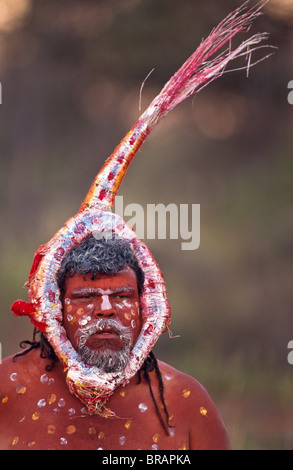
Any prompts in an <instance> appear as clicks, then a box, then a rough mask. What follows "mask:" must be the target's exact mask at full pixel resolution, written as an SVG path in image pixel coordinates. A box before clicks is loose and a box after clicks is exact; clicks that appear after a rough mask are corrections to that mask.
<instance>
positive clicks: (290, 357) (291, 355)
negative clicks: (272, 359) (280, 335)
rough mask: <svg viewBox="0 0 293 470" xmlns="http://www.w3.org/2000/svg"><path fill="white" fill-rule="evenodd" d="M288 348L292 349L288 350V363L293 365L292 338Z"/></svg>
mask: <svg viewBox="0 0 293 470" xmlns="http://www.w3.org/2000/svg"><path fill="white" fill-rule="evenodd" d="M288 349H292V351H290V352H289V354H288V358H287V359H288V362H289V364H291V365H293V340H292V341H289V343H288Z"/></svg>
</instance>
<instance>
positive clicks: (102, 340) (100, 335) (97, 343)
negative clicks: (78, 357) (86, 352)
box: [86, 327, 123, 349]
mask: <svg viewBox="0 0 293 470" xmlns="http://www.w3.org/2000/svg"><path fill="white" fill-rule="evenodd" d="M113 343H114V344H115V343H116V344H117V345H120V346H121V344H122V343H123V336H122V335H121V334H119V332H117V331H116V330H114V329H112V328H110V327H105V328H102V329H99V330H98V331H96V332H95V333H94V334H92V335H91V336H90V337H89V338H88V339H87V341H86V345H87V346H88V347H90V348H92V349H96V348H101V347H102V346H106V345H109V344H113Z"/></svg>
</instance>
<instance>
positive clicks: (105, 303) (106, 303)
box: [101, 294, 112, 310]
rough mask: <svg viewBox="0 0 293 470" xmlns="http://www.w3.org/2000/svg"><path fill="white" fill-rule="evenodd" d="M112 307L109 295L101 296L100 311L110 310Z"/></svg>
mask: <svg viewBox="0 0 293 470" xmlns="http://www.w3.org/2000/svg"><path fill="white" fill-rule="evenodd" d="M111 308H112V305H111V302H110V299H109V295H108V294H107V295H105V294H104V295H102V303H101V309H102V310H111Z"/></svg>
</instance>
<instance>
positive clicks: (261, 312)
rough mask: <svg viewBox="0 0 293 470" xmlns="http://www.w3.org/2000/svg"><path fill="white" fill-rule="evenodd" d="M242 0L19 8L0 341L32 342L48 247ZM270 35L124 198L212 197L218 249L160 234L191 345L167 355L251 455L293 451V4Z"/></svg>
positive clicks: (156, 153) (32, 3)
mask: <svg viewBox="0 0 293 470" xmlns="http://www.w3.org/2000/svg"><path fill="white" fill-rule="evenodd" d="M238 5H239V2H236V1H235V0H222V1H220V2H219V1H216V0H204V1H203V0H200V1H194V0H181V1H180V2H178V1H174V0H107V2H105V1H101V0H62V2H60V1H57V0H42V1H40V0H1V5H0V82H1V84H2V104H1V105H0V123H1V131H0V199H1V207H0V213H1V233H0V241H1V258H0V276H1V283H0V286H1V287H0V289H1V292H0V296H1V316H0V341H1V344H2V354H3V356H7V355H9V354H13V353H14V352H15V351H16V350H17V349H18V343H19V341H21V340H22V339H28V338H30V337H31V330H32V328H31V326H30V325H29V323H28V320H26V319H15V318H13V317H12V314H11V313H10V305H11V303H12V302H13V301H14V300H15V299H16V298H19V297H20V298H26V295H27V294H26V291H25V290H24V289H23V288H22V286H23V284H24V283H25V281H26V279H27V275H28V272H29V269H30V265H31V262H32V257H33V253H34V251H35V250H36V249H37V248H38V246H39V245H40V244H42V243H45V242H47V241H48V240H49V239H50V237H51V236H52V235H53V234H54V233H55V232H56V231H57V230H58V229H59V228H60V227H61V226H62V225H63V224H64V221H65V220H67V219H68V218H69V217H70V216H72V215H74V214H75V213H76V212H77V211H78V208H79V205H80V203H81V202H82V200H83V198H84V196H85V195H86V193H87V190H88V188H89V185H90V183H91V181H92V179H93V178H94V176H95V174H96V173H97V171H98V170H99V169H100V167H101V165H102V163H103V162H104V160H105V159H106V158H107V157H108V155H110V153H111V152H112V151H113V149H114V147H115V146H116V145H117V144H118V143H119V141H120V139H121V138H122V137H123V136H124V135H125V134H126V132H127V131H128V130H129V128H130V127H131V125H132V124H133V123H134V122H135V121H136V119H137V118H138V116H139V90H140V86H141V83H142V82H143V80H144V78H145V77H146V76H147V74H148V73H149V72H150V70H151V69H152V68H155V70H154V72H153V73H152V75H151V76H150V77H149V78H148V80H147V82H146V83H145V86H144V89H143V93H142V106H143V108H145V107H146V106H147V104H148V103H149V102H150V100H151V99H152V98H153V97H154V96H155V95H156V93H157V92H158V91H159V90H160V88H161V87H162V85H163V84H164V83H165V81H167V79H168V78H169V77H170V75H171V74H172V73H173V72H174V71H176V69H177V68H178V66H180V65H181V63H182V62H183V61H184V60H185V59H186V58H187V57H188V56H189V55H190V54H191V53H192V52H193V50H194V49H195V48H196V47H197V45H198V44H199V43H200V41H201V39H202V37H205V36H207V34H208V33H209V31H210V30H211V28H212V27H214V26H215V25H216V24H217V23H218V22H219V21H220V20H221V19H222V18H223V17H224V16H225V15H226V14H227V13H228V12H230V11H231V10H233V9H234V8H235V7H236V6H238ZM264 12H265V15H264V16H262V17H260V18H259V19H258V20H257V21H256V23H255V25H254V26H253V28H252V32H257V31H268V32H270V33H271V38H270V43H271V44H273V45H275V46H277V47H278V51H277V52H276V53H275V54H274V56H273V57H271V58H270V59H269V60H267V61H265V62H263V63H261V64H259V65H258V66H256V67H255V68H253V69H251V70H250V74H249V77H248V78H247V77H246V72H245V71H242V72H235V73H232V74H227V75H224V76H223V77H222V78H221V79H220V80H218V81H217V82H215V83H213V84H212V85H210V86H209V87H208V88H207V89H205V90H204V91H203V92H202V93H201V94H200V95H199V96H197V97H196V98H195V99H194V100H192V99H190V100H188V101H187V102H185V103H183V104H181V105H180V106H179V107H178V108H177V109H176V110H174V111H173V112H172V113H171V114H170V116H168V117H167V118H166V119H165V121H164V122H162V123H161V124H160V126H159V127H158V128H157V129H156V130H155V131H154V132H153V133H152V135H151V136H150V137H149V138H148V140H147V142H146V143H145V144H144V146H143V148H142V150H141V151H140V152H139V154H138V155H137V157H136V159H135V161H134V163H133V164H132V166H131V168H130V170H129V173H128V174H127V176H126V179H125V181H124V183H123V185H122V187H121V191H120V194H121V195H123V196H124V204H125V205H126V204H128V203H130V202H136V203H138V204H141V205H142V206H144V207H145V206H146V204H149V203H159V202H161V203H164V204H165V205H167V204H169V203H176V204H184V203H188V204H200V205H201V244H200V247H199V249H198V250H196V251H182V250H181V246H180V240H149V241H148V240H146V242H147V243H148V245H149V246H150V248H151V250H152V252H153V254H154V256H155V258H156V259H157V260H158V262H159V264H160V266H161V269H162V271H163V272H164V275H165V278H166V281H167V286H168V291H169V297H170V301H171V305H172V309H173V321H172V325H171V329H172V332H173V333H174V335H177V334H178V335H180V338H176V339H169V338H168V337H167V336H166V337H164V338H162V340H161V341H160V342H159V344H158V346H157V348H156V349H157V354H158V356H160V357H161V358H163V359H164V360H166V361H167V362H170V363H172V364H173V365H175V366H176V367H178V368H180V369H181V370H184V371H186V372H187V373H189V374H191V375H193V376H194V377H196V378H197V379H198V380H199V381H201V382H202V383H203V385H205V386H206V387H207V389H208V390H209V392H210V393H211V395H212V398H213V399H214V401H215V402H216V404H217V406H218V407H219V409H220V411H221V412H222V414H223V417H224V420H225V422H226V425H227V428H228V432H229V435H230V437H231V441H232V445H233V447H234V448H247V449H272V448H280V449H286V448H287V449H289V448H293V425H292V422H293V415H292V398H293V366H290V365H289V364H288V362H287V355H288V352H289V351H288V349H287V345H288V342H289V341H290V340H292V339H293V325H292V274H293V266H292V264H293V250H292V232H293V218H292V210H293V196H292V187H293V159H292V140H293V138H292V124H293V107H292V106H290V105H289V103H288V101H287V96H288V92H289V90H288V88H287V87H288V82H289V81H290V80H293V63H292V52H293V30H292V24H293V1H292V0H271V1H270V3H269V4H267V5H266V6H265V8H264Z"/></svg>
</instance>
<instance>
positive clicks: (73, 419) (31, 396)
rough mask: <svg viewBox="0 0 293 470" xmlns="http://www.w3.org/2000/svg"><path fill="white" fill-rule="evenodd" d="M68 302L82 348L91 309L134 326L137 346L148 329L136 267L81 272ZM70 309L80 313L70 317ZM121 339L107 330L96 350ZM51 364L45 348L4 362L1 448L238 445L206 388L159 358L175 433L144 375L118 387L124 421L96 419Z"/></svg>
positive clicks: (95, 341) (114, 400)
mask: <svg viewBox="0 0 293 470" xmlns="http://www.w3.org/2000/svg"><path fill="white" fill-rule="evenodd" d="M122 287H123V292H122V291H121V288H122ZM119 289H120V291H119ZM118 291H119V292H118ZM64 299H69V300H70V302H69V300H67V301H66V302H65V301H64V310H65V312H64V327H65V329H66V332H67V335H68V338H69V339H70V340H71V341H72V344H73V346H74V347H75V346H76V339H75V331H76V329H77V325H78V318H81V317H82V315H83V313H82V312H81V311H80V310H79V309H83V310H85V309H86V311H87V313H88V312H91V313H89V314H88V315H87V317H89V316H91V318H92V320H93V321H94V319H95V318H98V317H99V316H100V317H101V316H102V315H104V316H106V315H108V316H111V317H112V318H115V319H117V320H119V321H120V322H121V323H122V324H124V325H127V324H130V325H132V326H131V329H132V342H133V344H134V342H135V341H136V339H137V337H138V335H139V331H140V328H141V321H140V314H139V308H138V307H137V302H138V301H139V296H138V292H137V286H136V276H135V273H134V271H132V270H131V269H130V268H126V270H123V271H122V272H121V273H119V274H118V275H114V276H102V277H101V278H100V279H96V280H95V281H91V280H90V279H89V277H85V278H83V277H82V276H79V275H76V276H74V277H73V278H70V279H68V281H67V284H66V293H65V297H64ZM69 305H71V306H72V308H71V309H69V310H70V312H66V307H68V306H69ZM118 305H119V306H118ZM68 315H70V316H69V317H68V318H69V320H68V318H67V316H68ZM71 317H73V318H75V317H76V318H77V320H76V321H73V320H72V319H71ZM132 320H134V321H132ZM131 321H132V324H131ZM119 341H120V339H119V337H115V334H114V333H113V332H111V331H102V332H101V336H100V337H99V336H98V335H96V337H95V338H92V340H91V341H89V345H90V346H91V347H93V348H95V349H96V350H99V348H105V347H112V348H116V349H119ZM47 364H49V361H48V360H47V359H41V358H40V351H39V350H34V351H31V352H30V353H28V354H27V355H25V356H22V357H19V358H18V359H17V360H16V361H15V362H14V361H13V360H12V357H8V358H6V359H4V360H3V362H2V364H1V365H0V377H1V382H0V449H1V450H6V449H8V450H19V449H40V450H46V449H63V450H65V449H67V450H83V449H88V450H91V449H92V450H95V449H105V450H119V449H121V450H135V449H141V450H151V449H159V450H180V449H181V450H183V449H205V450H209V449H229V448H230V445H229V441H228V438H227V434H226V430H225V427H224V425H223V422H222V419H221V417H220V415H219V412H218V411H217V409H216V407H215V405H214V404H213V403H212V401H211V399H210V397H209V395H208V394H207V392H206V391H205V390H204V388H203V387H202V386H201V385H200V384H199V383H198V382H197V381H196V380H195V379H193V378H192V377H190V376H188V375H186V374H183V373H182V372H179V371H178V370H176V369H174V368H172V367H171V366H169V365H167V364H165V363H163V362H160V361H159V367H160V371H161V374H162V378H163V382H164V388H165V391H164V393H165V401H166V404H167V407H168V411H169V415H170V420H169V436H167V435H166V433H165V431H164V429H163V426H162V425H161V423H160V421H159V419H158V416H157V414H156V412H155V408H154V404H153V401H152V399H151V395H150V391H149V386H148V384H147V382H146V380H145V379H144V377H143V376H142V380H141V383H139V384H138V377H137V376H135V377H133V379H132V380H131V381H130V383H129V384H128V385H126V386H125V387H118V388H117V389H116V390H115V392H114V394H113V395H112V396H111V397H110V398H109V400H108V402H107V407H108V408H109V409H110V410H112V411H113V412H114V413H115V415H116V416H115V417H111V418H103V417H100V416H97V415H95V416H90V415H88V414H87V413H86V410H85V406H84V404H82V403H81V402H80V401H79V400H78V399H77V398H76V397H75V396H74V395H71V394H70V392H69V390H68V387H67V385H66V382H65V374H64V372H63V366H62V364H61V362H59V361H58V362H57V363H56V364H55V367H54V368H53V369H52V371H50V372H47V371H46V370H45V366H46V365H47ZM150 378H151V382H152V388H153V391H154V395H155V398H156V400H157V403H158V404H159V408H160V410H161V413H162V416H163V418H164V419H165V415H164V411H163V408H162V405H161V398H160V395H159V389H158V378H157V376H156V374H155V372H150Z"/></svg>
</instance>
